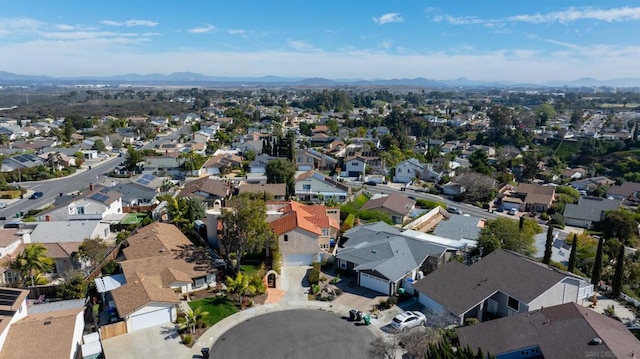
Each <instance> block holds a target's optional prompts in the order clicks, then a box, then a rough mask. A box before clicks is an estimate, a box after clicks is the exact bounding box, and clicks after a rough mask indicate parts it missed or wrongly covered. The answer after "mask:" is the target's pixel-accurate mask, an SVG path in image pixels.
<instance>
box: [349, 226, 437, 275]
mask: <svg viewBox="0 0 640 359" xmlns="http://www.w3.org/2000/svg"><path fill="white" fill-rule="evenodd" d="M344 235H345V236H346V237H347V238H349V239H348V240H347V242H346V243H345V247H344V248H343V249H341V250H339V251H338V254H337V255H336V257H337V258H339V259H343V260H346V261H348V262H351V263H354V264H356V267H355V268H354V269H355V270H366V269H370V270H374V271H376V272H378V273H380V274H381V275H383V276H384V277H386V278H387V279H390V280H393V281H397V280H399V279H401V278H402V277H404V276H405V275H406V274H407V273H409V272H410V271H412V270H414V269H416V268H418V267H420V265H421V264H422V263H423V262H424V260H425V259H426V258H427V257H428V256H435V257H440V256H442V255H443V254H444V252H446V250H447V248H446V247H444V246H441V245H438V244H434V243H430V242H426V241H422V240H419V239H415V238H412V237H408V236H403V235H401V233H400V231H399V230H398V229H396V228H394V227H391V226H389V225H388V224H386V223H384V222H378V223H373V224H367V225H363V226H358V227H355V228H353V229H351V230H349V231H347V232H346V233H345V234H344Z"/></svg>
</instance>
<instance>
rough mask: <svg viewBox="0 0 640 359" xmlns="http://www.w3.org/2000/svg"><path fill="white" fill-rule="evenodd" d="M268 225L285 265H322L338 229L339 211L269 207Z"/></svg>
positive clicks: (287, 205)
mask: <svg viewBox="0 0 640 359" xmlns="http://www.w3.org/2000/svg"><path fill="white" fill-rule="evenodd" d="M268 207H269V208H270V209H269V211H268V213H271V214H272V216H273V215H274V214H277V215H278V217H277V218H275V219H274V220H272V221H271V222H269V224H270V225H271V228H272V229H273V231H274V233H275V234H276V236H277V237H278V244H279V249H280V251H281V253H282V258H283V260H284V263H285V265H288V266H294V265H310V264H312V263H313V262H320V261H322V258H323V254H324V253H328V252H329V250H330V248H331V244H332V242H335V240H336V237H337V235H338V231H339V229H340V209H339V208H333V207H327V206H324V205H304V204H302V203H299V202H295V201H290V202H284V203H269V204H268Z"/></svg>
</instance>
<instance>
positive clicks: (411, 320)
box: [391, 311, 427, 331]
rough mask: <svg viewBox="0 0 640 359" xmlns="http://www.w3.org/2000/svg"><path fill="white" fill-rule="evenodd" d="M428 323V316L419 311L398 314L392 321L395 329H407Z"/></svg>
mask: <svg viewBox="0 0 640 359" xmlns="http://www.w3.org/2000/svg"><path fill="white" fill-rule="evenodd" d="M426 323H427V317H426V316H425V315H424V314H423V313H421V312H418V311H407V312H404V313H400V314H398V315H396V316H395V317H394V318H393V320H392V321H391V326H392V327H393V329H395V330H398V331H405V330H409V329H411V328H415V327H418V326H421V325H425V324H426Z"/></svg>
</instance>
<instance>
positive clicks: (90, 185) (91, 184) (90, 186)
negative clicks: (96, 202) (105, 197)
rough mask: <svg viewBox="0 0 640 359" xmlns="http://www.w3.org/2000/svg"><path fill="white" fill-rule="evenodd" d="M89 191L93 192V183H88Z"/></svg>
mask: <svg viewBox="0 0 640 359" xmlns="http://www.w3.org/2000/svg"><path fill="white" fill-rule="evenodd" d="M89 191H93V183H89Z"/></svg>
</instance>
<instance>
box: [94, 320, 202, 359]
mask: <svg viewBox="0 0 640 359" xmlns="http://www.w3.org/2000/svg"><path fill="white" fill-rule="evenodd" d="M102 349H103V351H104V356H105V358H109V359H174V358H187V357H188V355H189V351H190V349H189V348H187V347H186V346H185V345H184V344H182V343H181V340H180V336H179V335H178V332H177V331H176V329H175V327H174V325H173V324H171V323H167V324H164V325H158V326H155V327H151V328H146V329H142V330H138V331H135V332H133V333H128V334H122V335H119V336H117V337H113V338H109V339H107V340H103V341H102Z"/></svg>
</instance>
